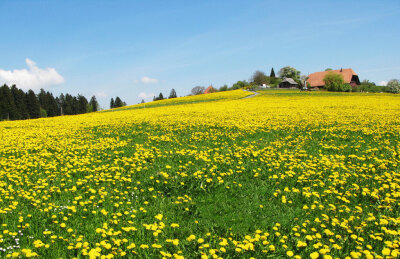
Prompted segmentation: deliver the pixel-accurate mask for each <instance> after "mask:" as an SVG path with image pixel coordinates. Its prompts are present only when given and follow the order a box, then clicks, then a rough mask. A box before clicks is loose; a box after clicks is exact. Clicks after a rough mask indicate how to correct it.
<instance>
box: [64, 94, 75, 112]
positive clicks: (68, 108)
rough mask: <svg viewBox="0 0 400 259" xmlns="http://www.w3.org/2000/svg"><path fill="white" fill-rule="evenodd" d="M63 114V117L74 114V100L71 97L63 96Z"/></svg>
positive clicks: (68, 95)
mask: <svg viewBox="0 0 400 259" xmlns="http://www.w3.org/2000/svg"><path fill="white" fill-rule="evenodd" d="M63 112H64V114H65V115H72V114H74V99H73V97H72V95H70V94H66V95H65V102H64V108H63Z"/></svg>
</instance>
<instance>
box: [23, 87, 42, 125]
mask: <svg viewBox="0 0 400 259" xmlns="http://www.w3.org/2000/svg"><path fill="white" fill-rule="evenodd" d="M25 96H26V106H27V109H28V113H29V117H30V118H31V119H35V118H39V117H40V103H39V99H38V98H37V96H36V94H35V92H34V91H32V90H29V91H28V92H27V93H26V95H25Z"/></svg>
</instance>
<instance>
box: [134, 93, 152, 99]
mask: <svg viewBox="0 0 400 259" xmlns="http://www.w3.org/2000/svg"><path fill="white" fill-rule="evenodd" d="M138 96H139V98H142V99H144V100H146V99H148V98H153V96H154V94H153V93H145V92H141V93H140V94H139V95H138Z"/></svg>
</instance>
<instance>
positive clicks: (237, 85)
mask: <svg viewBox="0 0 400 259" xmlns="http://www.w3.org/2000/svg"><path fill="white" fill-rule="evenodd" d="M248 85H249V83H248V82H247V81H246V80H243V81H237V82H236V83H234V84H233V85H232V87H231V89H232V90H236V89H240V88H244V87H246V86H248Z"/></svg>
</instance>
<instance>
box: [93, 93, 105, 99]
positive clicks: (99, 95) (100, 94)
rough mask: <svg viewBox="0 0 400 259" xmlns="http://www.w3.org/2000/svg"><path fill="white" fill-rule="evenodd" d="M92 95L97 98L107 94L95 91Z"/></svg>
mask: <svg viewBox="0 0 400 259" xmlns="http://www.w3.org/2000/svg"><path fill="white" fill-rule="evenodd" d="M94 95H95V96H97V97H99V98H103V97H107V94H106V93H105V92H97V93H95V94H94Z"/></svg>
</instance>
